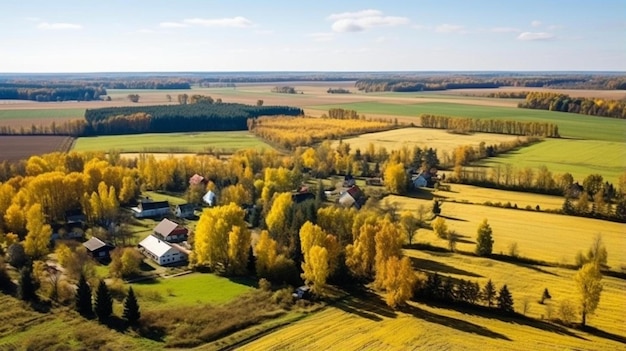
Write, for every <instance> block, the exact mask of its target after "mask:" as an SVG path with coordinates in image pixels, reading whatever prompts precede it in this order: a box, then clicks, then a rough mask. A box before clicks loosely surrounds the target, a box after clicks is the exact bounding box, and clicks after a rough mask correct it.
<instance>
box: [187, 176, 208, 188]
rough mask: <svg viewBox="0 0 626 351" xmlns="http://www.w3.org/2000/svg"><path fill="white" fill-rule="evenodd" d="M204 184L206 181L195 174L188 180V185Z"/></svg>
mask: <svg viewBox="0 0 626 351" xmlns="http://www.w3.org/2000/svg"><path fill="white" fill-rule="evenodd" d="M205 183H206V179H205V178H204V177H203V176H201V175H199V174H197V173H196V174H194V175H192V176H191V178H189V185H200V184H205Z"/></svg>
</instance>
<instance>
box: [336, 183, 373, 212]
mask: <svg viewBox="0 0 626 351" xmlns="http://www.w3.org/2000/svg"><path fill="white" fill-rule="evenodd" d="M365 201H367V197H366V196H365V194H364V193H363V191H362V190H361V188H359V187H358V186H356V185H354V186H352V187H351V188H350V189H348V190H346V191H345V192H343V193H342V194H341V196H340V197H339V200H338V202H339V204H341V205H342V206H343V207H352V206H354V207H355V208H357V209H360V208H361V207H362V206H363V205H364V204H365Z"/></svg>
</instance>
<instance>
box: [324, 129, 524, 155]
mask: <svg viewBox="0 0 626 351" xmlns="http://www.w3.org/2000/svg"><path fill="white" fill-rule="evenodd" d="M518 138H519V137H518V136H515V135H504V134H492V133H473V134H454V133H450V132H448V131H447V130H443V129H430V128H401V129H394V130H388V131H384V132H376V133H367V134H361V135H358V136H356V137H352V138H346V139H342V142H344V143H347V144H350V149H351V150H352V151H354V150H356V149H361V152H363V151H365V150H366V149H367V146H368V145H369V144H370V143H372V144H374V145H375V146H376V147H385V148H386V149H387V151H391V150H398V149H400V148H401V147H403V146H406V147H408V148H409V149H410V150H411V149H413V147H415V146H419V147H421V148H424V147H426V148H429V147H432V148H433V149H436V150H437V152H438V153H439V154H441V153H444V152H447V153H451V152H452V151H453V150H454V148H455V147H457V146H459V145H472V146H474V147H478V144H480V142H481V141H484V142H485V144H486V145H492V144H500V143H502V142H507V141H514V140H515V139H518ZM337 143H338V142H335V145H334V146H336V145H337ZM440 157H441V156H440Z"/></svg>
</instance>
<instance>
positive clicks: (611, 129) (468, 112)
mask: <svg viewBox="0 0 626 351" xmlns="http://www.w3.org/2000/svg"><path fill="white" fill-rule="evenodd" d="M307 108H309V109H318V110H328V109H331V108H344V109H351V110H356V111H357V112H358V113H359V114H365V115H368V114H369V113H374V114H386V115H397V116H411V117H412V118H403V119H401V121H402V122H406V123H415V124H419V119H418V118H417V117H418V116H419V115H420V114H423V113H427V114H433V115H444V116H454V117H471V118H479V119H501V120H507V119H511V120H519V121H528V122H548V123H555V124H557V125H558V126H559V133H560V134H561V136H562V137H567V138H576V139H592V140H603V141H617V142H621V141H623V140H624V135H626V121H623V120H619V119H616V118H605V117H594V116H586V115H580V114H575V113H564V112H554V111H544V110H531V109H523V108H517V107H497V106H488V105H486V104H484V105H482V106H480V105H468V104H461V103H451V102H425V103H413V104H389V103H380V102H361V103H351V104H325V105H318V106H307Z"/></svg>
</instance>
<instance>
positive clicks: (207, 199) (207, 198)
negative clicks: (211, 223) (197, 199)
mask: <svg viewBox="0 0 626 351" xmlns="http://www.w3.org/2000/svg"><path fill="white" fill-rule="evenodd" d="M202 201H204V203H206V204H207V205H209V206H210V207H213V206H215V205H217V195H215V193H214V192H213V191H211V190H209V191H207V193H206V194H204V196H203V197H202Z"/></svg>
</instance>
